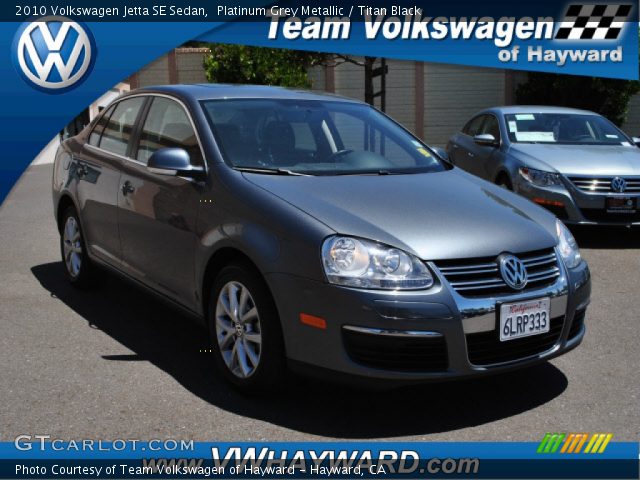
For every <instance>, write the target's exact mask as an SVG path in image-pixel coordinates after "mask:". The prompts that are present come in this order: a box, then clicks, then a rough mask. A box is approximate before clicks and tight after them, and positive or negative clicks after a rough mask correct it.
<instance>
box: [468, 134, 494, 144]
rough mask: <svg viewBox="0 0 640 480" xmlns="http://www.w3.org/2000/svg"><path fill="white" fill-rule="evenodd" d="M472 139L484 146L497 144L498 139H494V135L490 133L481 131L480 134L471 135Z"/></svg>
mask: <svg viewBox="0 0 640 480" xmlns="http://www.w3.org/2000/svg"><path fill="white" fill-rule="evenodd" d="M473 141H474V142H476V143H477V144H478V145H482V146H484V147H497V146H498V141H497V140H496V137H494V136H493V135H491V134H490V133H482V134H480V135H476V136H475V137H473Z"/></svg>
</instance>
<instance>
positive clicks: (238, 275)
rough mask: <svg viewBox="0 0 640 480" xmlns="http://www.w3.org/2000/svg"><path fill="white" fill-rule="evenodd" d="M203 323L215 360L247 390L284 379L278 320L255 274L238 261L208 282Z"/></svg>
mask: <svg viewBox="0 0 640 480" xmlns="http://www.w3.org/2000/svg"><path fill="white" fill-rule="evenodd" d="M207 325H208V327H209V336H210V341H211V343H212V345H213V350H214V352H215V359H216V364H217V366H218V368H219V370H220V371H221V372H222V374H223V375H224V377H225V378H226V379H227V380H228V381H229V382H230V383H232V384H233V385H235V386H236V387H237V388H238V389H240V390H243V391H245V392H247V393H259V392H263V391H268V390H273V389H275V388H276V387H278V386H279V385H280V384H282V382H283V381H284V378H285V376H286V371H287V368H286V359H285V350H284V341H283V339H282V329H281V327H280V318H279V316H278V312H277V310H276V307H275V303H274V302H273V299H272V297H271V293H270V292H269V289H268V288H267V286H266V284H265V283H264V281H263V279H262V277H261V276H260V274H259V272H257V271H256V270H255V269H254V268H251V267H249V266H247V265H244V264H234V265H229V266H227V267H224V268H223V269H222V270H221V271H220V273H219V274H218V275H217V277H216V278H215V280H214V282H213V286H212V291H211V296H210V300H209V308H208V310H207Z"/></svg>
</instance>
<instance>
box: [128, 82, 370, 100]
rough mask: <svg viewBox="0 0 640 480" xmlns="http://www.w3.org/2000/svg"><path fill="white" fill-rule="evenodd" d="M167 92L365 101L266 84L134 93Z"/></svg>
mask: <svg viewBox="0 0 640 480" xmlns="http://www.w3.org/2000/svg"><path fill="white" fill-rule="evenodd" d="M145 92H148V93H154V92H155V93H166V94H173V95H176V96H179V97H185V98H191V99H192V100H216V99H236V98H270V99H282V100H324V101H339V102H351V103H363V102H360V101H359V100H355V99H352V98H347V97H341V96H339V95H334V94H330V93H322V92H313V91H311V90H303V89H299V88H283V87H269V86H265V85H232V84H220V83H202V84H193V85H159V86H150V87H143V88H140V89H138V90H135V92H132V93H145Z"/></svg>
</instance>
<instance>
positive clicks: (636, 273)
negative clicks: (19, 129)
mask: <svg viewBox="0 0 640 480" xmlns="http://www.w3.org/2000/svg"><path fill="white" fill-rule="evenodd" d="M50 169H51V166H50V165H42V166H34V167H32V168H31V169H30V170H29V171H28V172H27V173H26V174H25V175H24V177H23V178H22V180H21V183H20V184H19V185H18V186H17V187H16V188H15V189H14V191H13V193H12V194H11V196H10V198H9V199H8V200H7V201H6V202H5V203H4V205H3V206H2V207H1V208H0V245H2V250H1V253H0V269H1V270H0V275H1V278H2V281H1V283H0V305H2V308H1V309H0V322H1V323H0V325H1V326H2V334H1V335H0V365H2V368H0V385H2V388H1V390H0V404H1V405H2V408H1V409H0V425H1V428H0V438H1V439H2V440H9V439H12V438H13V437H14V436H15V435H17V434H20V433H30V434H45V433H46V434H51V435H54V436H59V437H64V438H79V437H84V436H87V437H98V438H106V439H110V438H115V437H123V436H124V437H126V438H143V439H145V438H147V439H148V438H158V437H174V438H175V437H178V438H194V439H196V440H316V439H322V438H338V439H410V440H419V439H427V440H435V439H438V440H449V441H453V440H460V441H461V440H530V441H535V440H539V439H540V438H541V436H542V434H543V433H544V432H545V431H587V432H589V431H591V432H595V431H607V432H608V431H611V432H614V434H615V435H616V438H617V439H620V440H622V439H624V440H638V437H639V436H640V422H639V420H640V414H639V410H638V405H639V402H638V400H639V397H640V387H639V383H640V382H639V381H638V379H639V376H638V370H639V367H640V353H639V351H640V348H639V347H638V340H639V339H640V336H639V335H638V329H639V328H640V319H639V315H638V309H639V307H640V295H639V293H640V233H635V232H629V231H626V230H622V231H619V230H615V231H610V230H609V231H595V232H594V231H583V232H578V233H579V235H578V239H579V243H580V244H581V245H582V246H583V254H584V256H585V257H586V258H587V259H588V261H589V262H590V264H591V268H592V272H593V284H594V293H593V303H592V306H591V308H590V310H589V312H588V315H587V324H588V335H587V338H586V340H585V342H584V343H583V345H582V346H581V347H580V348H579V349H577V350H575V351H574V352H572V353H570V354H568V355H566V356H564V357H561V358H559V359H557V360H555V361H553V362H552V363H550V364H545V365H542V366H539V367H536V368H533V369H530V370H527V371H524V372H520V373H518V374H510V375H506V376H505V375H503V376H498V377H492V378H488V379H483V380H474V381H466V382H463V383H447V384H440V385H432V386H428V387H420V388H411V389H403V390H398V391H393V392H385V393H372V392H358V391H349V390H346V389H344V388H338V387H335V386H332V385H326V384H314V383H312V382H309V381H296V382H295V383H293V384H292V385H291V386H289V387H288V388H287V389H285V390H283V391H282V392H281V393H279V394H278V395H276V396H273V397H270V398H267V399H255V398H247V397H243V396H241V395H239V394H237V393H236V392H234V391H233V390H232V389H230V388H229V387H228V386H227V385H226V384H225V383H223V382H222V380H221V378H220V377H219V376H218V375H217V374H215V373H214V372H213V371H212V370H211V369H210V367H209V364H210V360H211V359H210V357H209V356H208V355H207V354H202V353H199V352H198V350H199V349H200V348H202V346H203V343H202V342H203V340H202V339H203V338H204V332H203V331H202V330H201V329H200V328H198V327H196V326H195V325H194V324H193V323H192V322H191V321H190V320H188V319H186V318H183V317H182V316H180V315H179V314H177V313H175V312H173V311H171V310H169V309H167V308H166V307H165V306H164V305H163V304H161V303H159V302H158V301H157V300H155V299H154V298H152V297H149V296H148V295H146V294H145V293H143V292H141V291H139V290H137V289H135V288H132V287H131V286H130V285H129V284H127V283H124V282H122V281H120V280H118V279H115V278H110V279H109V280H108V282H107V284H106V285H105V286H104V287H103V288H102V289H101V290H99V291H96V292H91V293H79V292H76V291H74V290H73V289H71V288H70V287H69V286H67V284H66V283H65V282H64V280H63V277H62V268H63V267H62V264H61V263H60V261H59V254H58V239H57V232H56V229H55V226H54V222H53V219H52V215H51V211H52V207H51V200H50V193H49V188H50V187H49V182H50V176H51V170H50Z"/></svg>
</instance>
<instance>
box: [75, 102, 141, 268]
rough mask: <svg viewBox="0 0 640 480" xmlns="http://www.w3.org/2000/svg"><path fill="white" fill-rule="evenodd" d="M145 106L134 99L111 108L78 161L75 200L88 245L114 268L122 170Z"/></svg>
mask: <svg viewBox="0 0 640 480" xmlns="http://www.w3.org/2000/svg"><path fill="white" fill-rule="evenodd" d="M143 104H144V99H143V98H131V99H124V100H121V101H119V102H117V103H115V104H114V105H112V106H111V107H109V108H108V109H107V110H106V111H105V112H104V114H103V115H102V116H101V117H100V118H99V119H98V121H97V122H96V124H95V125H94V127H93V129H92V130H91V133H90V134H89V138H88V141H87V143H85V144H84V146H83V147H82V149H81V150H80V152H79V154H78V157H77V158H76V159H75V160H76V162H77V163H76V166H75V168H76V178H77V179H78V184H77V190H76V197H77V200H78V204H79V207H80V210H81V211H80V217H81V219H82V227H83V229H84V234H85V242H86V244H87V247H88V248H89V250H90V251H91V253H92V254H93V255H94V256H96V257H98V258H100V259H102V260H103V261H106V262H107V263H110V264H112V265H114V266H119V265H120V261H121V249H120V236H119V235H118V208H117V205H118V196H117V193H118V188H119V185H120V169H121V167H122V161H123V159H124V158H125V155H126V152H127V147H128V144H129V141H130V138H131V132H132V129H133V126H134V125H135V122H136V119H137V117H138V116H139V115H140V112H141V111H142V106H143Z"/></svg>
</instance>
